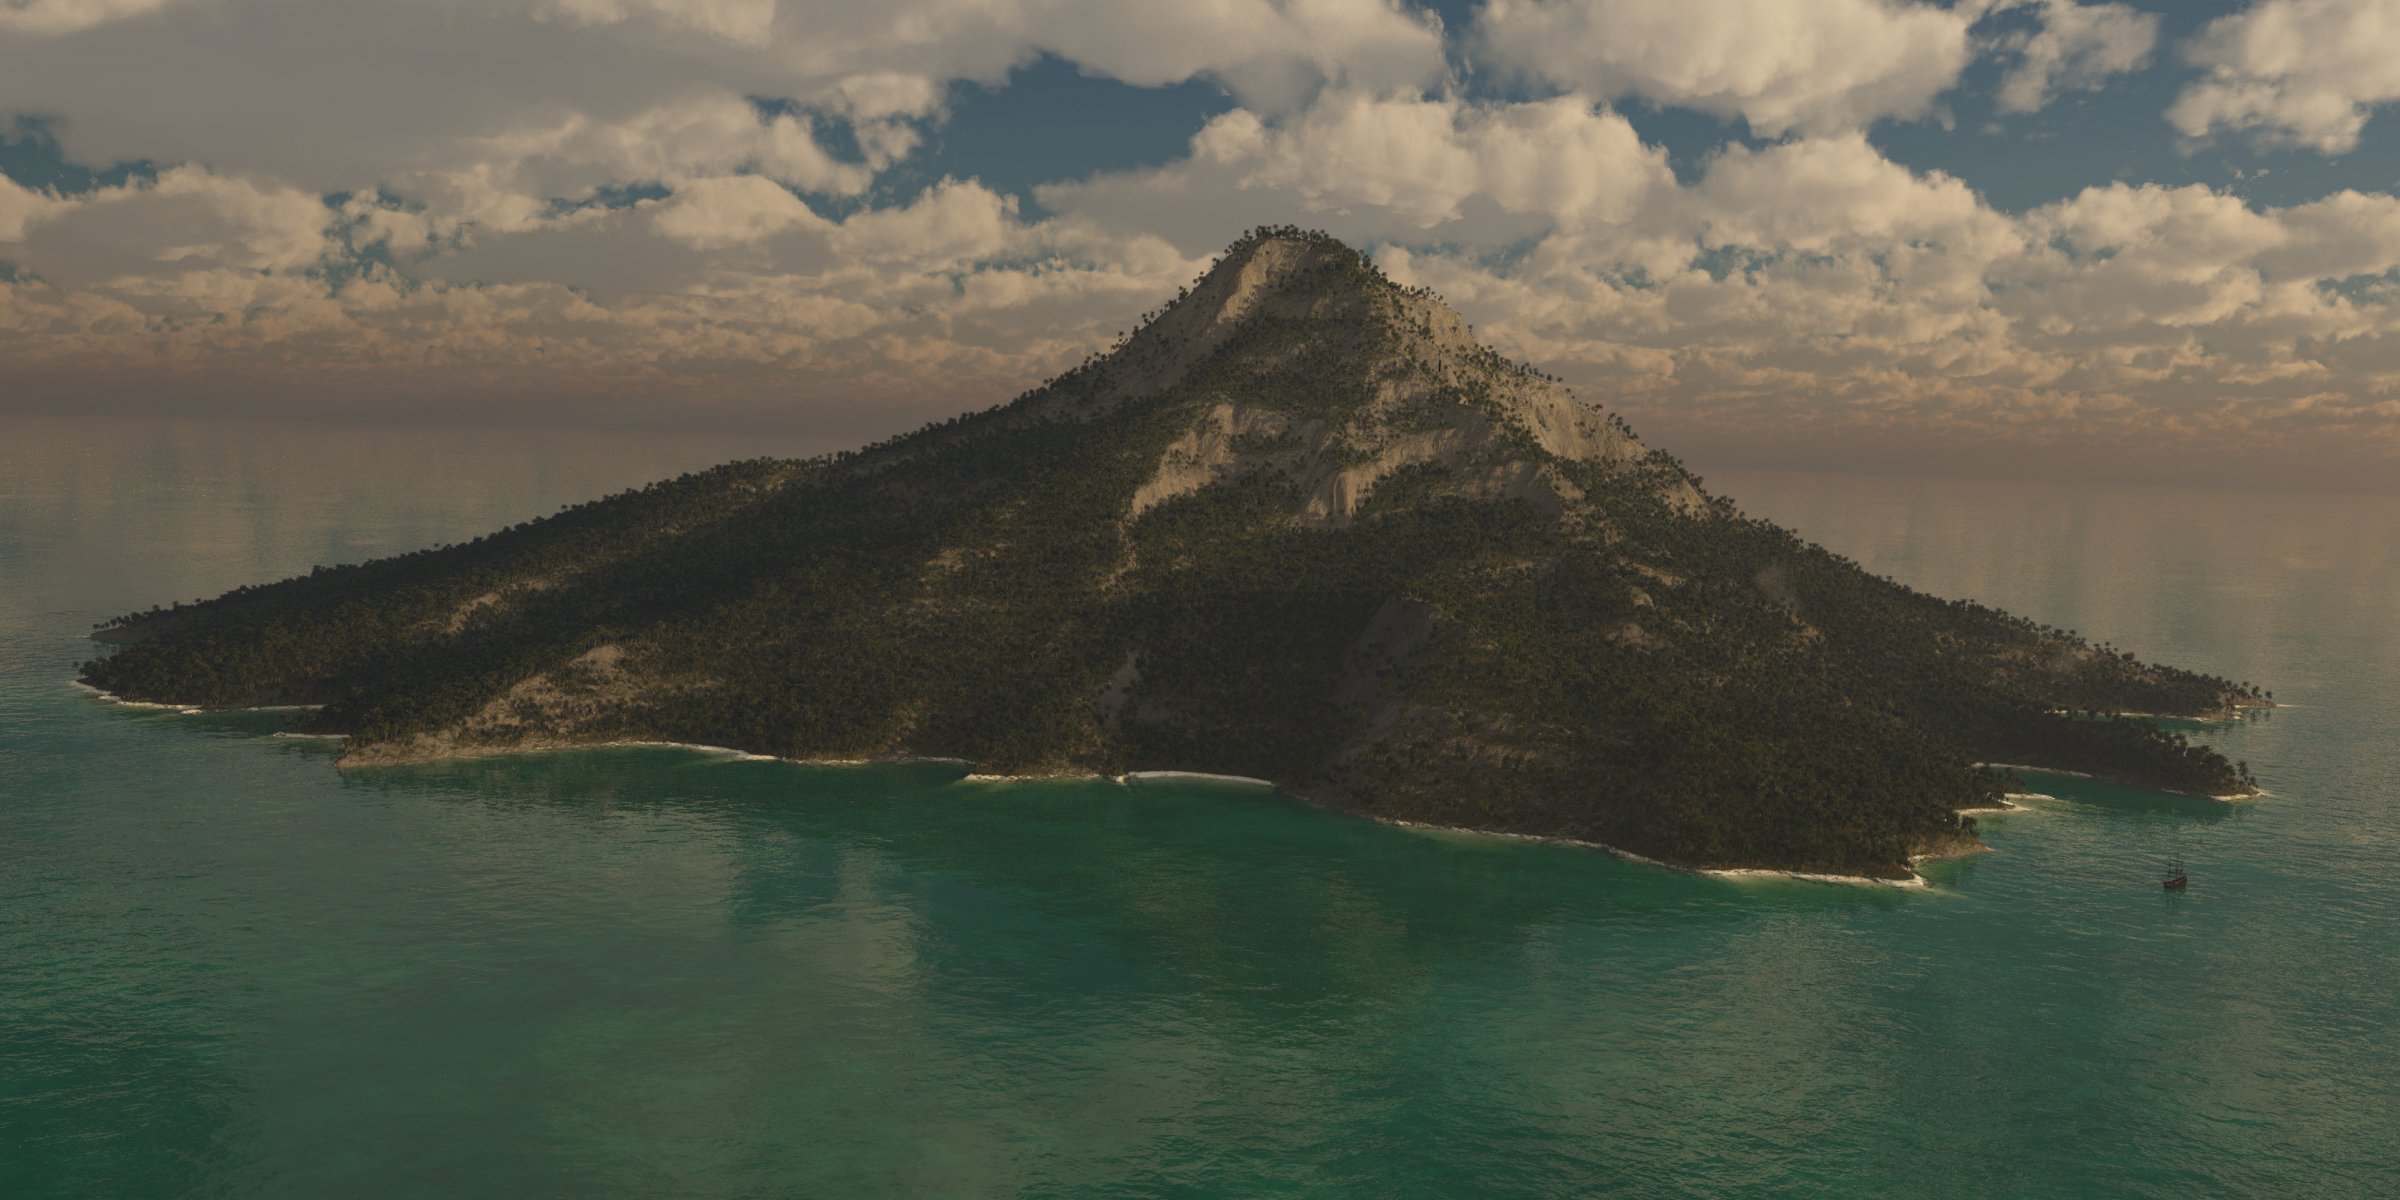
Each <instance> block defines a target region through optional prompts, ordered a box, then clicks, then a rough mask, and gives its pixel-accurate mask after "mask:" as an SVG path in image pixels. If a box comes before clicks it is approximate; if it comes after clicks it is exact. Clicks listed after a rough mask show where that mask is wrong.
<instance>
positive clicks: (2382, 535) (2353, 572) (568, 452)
mask: <svg viewBox="0 0 2400 1200" xmlns="http://www.w3.org/2000/svg"><path fill="white" fill-rule="evenodd" d="M785 449H788V447H787V446H785V445H783V444H778V443H775V442H772V441H765V440H756V439H752V440H741V439H729V438H720V439H700V438H662V437H656V436H650V435H623V436H607V435H589V434H584V435H564V434H557V433H547V432H533V431H515V432H477V433H432V432H426V431H410V430H397V429H376V428H367V427H341V426H325V427H308V426H296V425H291V426H246V425H234V424H216V425H211V424H201V423H174V422H122V423H97V422H93V423H86V422H74V421H65V420H28V419H8V420H5V421H0V1196H7V1197H17V1198H29V1197H48V1196H62V1197H63V1196H76V1197H84V1196H128V1197H164V1196H242V1197H248V1196H278V1197H283V1196H289V1197H375V1196H442V1197H451V1196H507V1197H530V1196H618V1195H643V1196H649V1195H675V1196H807V1197H851V1196H893V1197H951V1196H958V1197H969V1196H974V1197H980V1196H1020V1195H1022V1196H1229V1197H1253V1196H1361V1197H1414V1196H1425V1197H1434V1196H1441V1197H1451V1196H1591V1195H1626V1196H1687V1195H1688V1196H1753V1195H1755V1196H1769V1195H1798V1196H1807V1195H1824V1196H1927V1197H1933V1196H1941V1197H1976V1196H2026V1197H2066V1196H2157V1197H2179V1198H2181V1197H2194V1196H2291V1197H2351V1196H2375V1195H2381V1196H2393V1195H2400V501H2395V500H2393V499H2391V498H2374V497H2358V496H2339V495H2307V494H2279V493H2244V492H2240V491H2228V490H2222V489H2206V490H2203V489H2189V490H2179V489H2171V488H2161V487H2132V486H2127V487H2104V486H2060V485H2055V484H2041V483H2025V482H1972V481H1933V480H1912V479H1899V478H1868V477H1857V478H1845V477H1839V476H1817V475H1794V474H1775V473H1766V472H1712V473H1711V474H1710V478H1709V484H1710V486H1711V488H1712V489H1713V490H1718V491H1722V492H1725V493H1727V494H1730V495H1732V496H1733V497H1735V498H1736V499H1737V500H1739V501H1741V502H1742V503H1743V504H1744V506H1745V507H1747V508H1749V509H1750V510H1751V511H1754V512H1758V513H1761V514H1764V515H1768V516H1771V517H1774V518H1776V519H1779V520H1781V521H1784V522H1785V523H1787V524H1790V525H1792V526H1795V527H1796V528H1798V529H1800V530H1801V531H1802V532H1803V533H1804V534H1806V535H1808V536H1809V537H1812V538H1814V539H1816V540H1818V541H1821V542H1823V543H1825V544H1826V545H1828V546H1830V547H1833V548H1834V549H1837V550H1839V551H1842V552H1844V553H1847V554H1849V555H1851V556H1852V557H1854V558H1857V559H1858V560H1860V561H1861V562H1863V563H1865V564H1866V565H1867V566H1868V567H1869V568H1871V569H1873V570H1875V571H1878V572H1881V573H1886V574H1890V575H1894V576H1896V577H1898V578H1900V579H1902V580H1905V581H1907V582H1909V583H1912V584H1915V585H1918V586H1921V587H1924V588H1927V589H1929V590H1932V591H1935V592H1938V593H1942V594H1945V595H1967V596H1972V597H1975V598H1977V599H1981V600H1984V601H1988V602H1991V603H1994V604H1997V605H2000V606H2002V607H2005V608H2008V609H2011V610H2014V611H2016V612H2019V613H2023V614H2026V615H2029V616H2032V617H2035V618H2038V619H2041V620H2044V621H2049V622H2054V623H2057V624H2060V625H2063V626H2069V627H2072V628H2075V629H2078V630H2081V631H2083V632H2084V633H2085V634H2087V635H2090V636H2092V637H2094V638H2105V639H2108V640H2111V641H2114V642H2116V643H2118V644H2119V645H2122V646H2125V647H2128V648H2132V649H2135V650H2138V651H2139V652H2141V653H2142V654H2143V655H2145V656H2146V657H2156V658H2160V659H2164V660H2166V661H2170V662H2174V663H2178V664H2184V665H2189V666H2193V667H2198V668H2203V669H2207V670H2210V671H2215V672H2220V673H2223V674H2226V675H2229V676H2231V677H2233V678H2235V679H2237V680H2240V679H2248V680H2255V681H2258V682H2260V683H2261V684H2263V685H2264V686H2267V687H2270V688H2273V689H2274V691H2275V693H2276V695H2277V697H2278V698H2279V699H2281V700H2284V701H2286V702H2287V703H2288V704H2289V707H2286V708H2282V709H2280V710H2277V711H2275V712H2272V713H2270V714H2267V715H2265V716H2263V717H2259V718H2257V719H2254V720H2251V721H2249V722H2247V723H2244V724H2241V725H2236V726H2230V727H2212V728H2208V729H2206V730H2204V731H2202V732H2201V734H2200V736H2202V737H2204V738H2206V739H2207V740H2209V741H2211V742H2213V743H2214V744H2216V745H2218V746H2219V747H2221V748H2222V749H2224V750H2225V751H2226V752H2227V753H2228V754H2229V755H2231V756H2232V757H2236V758H2243V759H2247V760H2248V761H2249V762H2250V763H2251V765H2252V767H2253V768H2254V769H2255V770H2256V771H2257V773H2258V775H2259V777H2260V779H2261V780H2262V781H2263V782H2264V784H2265V785H2266V786H2267V787H2268V788H2269V789H2270V790H2271V791H2272V793H2273V795H2271V796H2269V797H2267V798H2264V799H2261V800H2258V801H2255V802H2253V803H2247V804H2238V805H2219V804H2215V803H2212V802H2203V801H2193V800H2182V799H2173V798H2168V797H2162V796H2154V795H2146V794H2142V793H2138V792H2131V791H2126V790H2121V789H2115V788H2110V787H2105V786H2096V785H2092V784H2089V783H2085V782H2079V781H2075V780H2071V779H2057V778H2043V779H2039V780H2037V782H2038V783H2039V784H2040V785H2041V786H2042V788H2043V790H2045V791H2049V792H2053V793H2055V794H2056V795H2057V796H2058V797H2059V798H2058V799H2057V800H2055V801H2041V802H2036V806H2035V809H2034V811H2030V812H2026V813H2021V814H2011V815H2008V816H2004V817H1997V818H1992V819H1988V820H1987V821H1986V822H1985V829H1986V833H1987V838H1988V840H1989V841H1990V843H1991V844H1992V846H1993V848H1994V853H1991V854H1987V855H1983V856H1980V857H1977V858H1974V859H1969V860H1963V861H1959V862H1954V863H1947V864H1939V865H1935V866H1932V867H1929V868H1928V874H1929V875H1930V876H1931V877H1932V878H1933V880H1934V881H1935V883H1936V885H1937V886H1935V887H1934V888H1933V889H1931V890H1928V891H1921V892H1902V891H1899V890H1895V889H1888V888H1872V887H1860V886H1842V885H1831V884H1815V883H1803V882H1795V881H1788V880H1773V881H1749V880H1745V881H1734V880H1723V879H1711V878H1702V877H1696V876H1690V875H1684V874H1679V873H1675V872H1671V871H1666V870H1662V869H1657V868H1652V867H1646V866H1642V865H1639V864H1635V863H1629V862H1624V861H1620V860H1617V859H1613V858H1610V857H1606V856H1603V855H1599V854H1595V853H1589V852H1583V851H1577V850H1572V849H1566V848H1560V847H1553V846H1543V845H1534V844H1526V843H1519V842H1510V841H1500V840H1494V839H1485V838H1475V837H1468V836H1460V835H1446V834H1432V833H1422V832H1412V831H1407V830H1401V829H1394V828H1386V827H1382V826H1377V825H1371V824H1365V823H1361V822H1357V821H1352V820H1347V819H1343V818H1339V817H1334V816H1329V815H1326V814H1322V813H1318V812H1314V811H1311V810H1308V809H1305V808H1301V807H1298V806H1296V805H1294V804H1291V803H1288V802H1285V801H1283V800H1281V799H1278V798H1277V797H1275V796H1273V795H1271V794H1268V793H1266V792H1263V791H1260V790H1256V789H1250V788H1246V787H1242V786H1238V785H1225V784H1209V783H1198V782H1175V783H1169V782H1164V781H1159V782H1148V783H1142V784H1138V785H1136V786H1133V787H1130V788H1126V787H1118V786H1114V785H1109V784H1105V783H1099V782H1093V783H1038V784H1037V783H1021V784H987V783H976V782H968V781H963V780H961V779H960V778H959V772H960V769H959V768H954V767H946V766H941V765H931V764H919V765H905V766H886V767H862V768H807V767H799V766H793V765H787V764H779V763H771V762H757V761H742V760H738V759H735V758H732V757H729V756H725V755H715V754H710V753H705V752H698V751H687V750H672V749H617V750H601V751H590V752H581V753H572V754H553V755H540V756H522V757H513V758H502V759H490V760H482V761H476V762H469V763H458V764H450V765H441V766H430V767H411V768H386V769H375V770H357V771H340V770H336V769H335V768H334V767H333V765H332V761H331V760H332V751H331V750H330V749H329V747H328V745H327V744H326V743H323V742H314V741H305V740H296V739H289V738H276V737H273V736H270V735H271V733H272V732H273V731H274V730H275V728H276V727H277V725H278V724H279V721H280V718H278V717H276V716H275V715H273V714H234V715H203V716H194V715H183V714H178V713H173V712H162V711H155V710H150V711H145V710H136V709H128V708H122V707H115V706H111V705H107V704H105V703H101V702H99V701H96V700H94V699H93V698H91V697H89V696H87V695H84V694H82V693H79V692H77V691H75V690H73V689H71V688H70V687H68V686H67V683H66V680H67V678H68V676H69V675H70V674H71V666H72V664H73V663H74V662H76V661H77V660H78V659H79V658H81V657H84V656H85V655H86V653H87V647H86V643H85V642H84V641H83V635H84V633H85V632H86V631H87V630H88V629H89V628H90V627H91V626H92V624H93V623H94V622H95V621H99V620H101V619H103V618H105V617H108V616H111V615H113V614H115V613H118V612H120V611H123V610H127V609H131V608H137V607H146V606H148V605H150V604H152V603H154V602H159V601H164V600H170V599H175V598H185V599H189V598H193V597H197V596H201V595H208V594H214V593H216V592H218V591H220V590H223V589H225V588H228V587H231V586H233V585H236V584H240V583H245V582H253V581H257V580H262V579H266V578H271V577H279V576H282V575H286V574H290V573H293V572H298V571H305V570H306V569H307V568H308V567H309V566H311V565H312V564H316V563H332V562H342V561H351V560H356V559H359V558H363V557H369V556H374V555H381V554H388V553H394V552H398V551H402V550H407V549H410V548H413V547H417V546H422V545H427V544H431V543H435V542H440V541H446V540H452V539H459V538H464V537H467V536H471V535H473V534H476V533H479V532H483V531H485V530H487V529H489V528H492V527H495V526H498V525H501V524H505V523H512V522H515V521H519V520H523V519H525V518H527V517H530V516H534V515H537V514H540V513H543V512H547V511H552V510H554V509H555V508H556V507H557V506H559V505H560V504H563V503H566V502H570V501H575V500H581V499H585V498H588V497H589V496H592V495H596V494H599V493H602V492H606V491H611V490H615V489H618V488H621V487H624V486H627V485H631V484H635V483H639V482H643V481H646V480H649V479H651V478H654V477H657V476H661V475H665V474H672V473H675V472H677V471H680V470H684V469H688V468H691V467H696V466H700V465H704V464H707V463H711V462H714V461H717V460H720V459H723V458H728V457H734V456H737V455H741V454H746V453H759V452H770V451H782V450H785ZM2172 853H2179V854H2181V855H2182V856H2183V857H2184V858H2185V859H2186V860H2187V861H2188V863H2189V864H2190V869H2191V875H2192V884H2191V890H2190V892H2189V894H2188V895H2184V896H2181V897H2176V896H2170V895H2167V894H2165V893H2163V892H2162V891H2161V890H2160V889H2159V887H2158V886H2157V884H2156V882H2155V872H2156V869H2157V866H2158V864H2159V862H2160V860H2161V859H2162V858H2164V857H2165V856H2167V855H2169V854H2172Z"/></svg>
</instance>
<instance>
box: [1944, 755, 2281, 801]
mask: <svg viewBox="0 0 2400 1200" xmlns="http://www.w3.org/2000/svg"><path fill="white" fill-rule="evenodd" d="M1973 765H1974V766H1975V767H1977V768H1978V769H1983V770H2000V771H2039V772H2041V773H2042V774H2044V775H2063V776H2066V777H2067V778H2069V779H2089V780H2091V781H2093V782H2095V783H2105V784H2108V785H2110V786H2111V787H2121V788H2131V789H2132V790H2134V791H2137V792H2148V793H2150V794H2151V795H2154V796H2181V797H2183V798H2184V799H2186V800H2214V801H2216V802H2217V803H2219V804H2239V803H2241V802H2243V801H2245V800H2256V799H2258V798H2259V797H2260V796H2267V795H2272V794H2273V793H2271V792H2269V791H2267V789H2265V788H2253V789H2251V790H2250V791H2247V792H2227V793H2225V794H2224V795H2221V796H2220V795H2216V794H2214V793H2211V792H2178V791H2176V790H2174V789H2172V788H2159V787H2146V786H2144V785H2142V784H2138V783H2126V782H2124V781H2123V780H2119V779H2110V778H2109V777H2107V776H2105V775H2094V774H2092V773H2091V772H2089V771H2069V770H2065V769H2063V768H2059V767H2036V766H2031V765H2028V764H2025V763H1975V764H1973ZM2012 794H2017V795H2028V796H2040V795H2041V793H2040V792H2023V793H2012ZM2043 798H2044V799H2047V800H2056V799H2058V797H2056V796H2045V797H2043ZM1959 811H1960V812H1975V811H1990V810H1977V809H1960V810H1959Z"/></svg>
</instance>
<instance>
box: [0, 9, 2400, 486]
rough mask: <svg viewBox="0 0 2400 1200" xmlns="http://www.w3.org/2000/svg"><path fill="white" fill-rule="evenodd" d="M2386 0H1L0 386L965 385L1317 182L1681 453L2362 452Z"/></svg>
mask: <svg viewBox="0 0 2400 1200" xmlns="http://www.w3.org/2000/svg"><path fill="white" fill-rule="evenodd" d="M2394 64H2400V0H2249V2H2247V3H2242V2H2236V0H2216V2H2212V3H2208V4H2178V5H2174V6H2172V7H2170V6H2168V5H2166V4H2165V3H2164V0H2142V2H2140V3H2113V2H2112V3H2083V2H2080V0H1957V2H1956V3H1933V2H1925V0H1488V2H1486V3H1482V4H1447V5H1443V6H1441V7H1439V8H1435V7H1419V6H1416V5H1413V4H1405V3H1398V2H1396V0H1227V2H1225V3H1219V4H1211V5H1183V6H1134V5H1125V4H1121V3H1113V2H1106V0H984V2H978V3H966V2H964V0H897V2H895V3H890V4H882V5H875V6H863V5H852V4H835V3H830V2H821V0H783V2H781V3H778V2H776V0H510V2H504V0H479V2H469V0H405V2H401V0H396V2H394V3H390V4H383V5H373V6H350V5H333V4H326V3H323V2H322V0H105V2H100V0H0V412H10V411H14V412H68V413H91V412H119V413H144V414H166V415H177V416H246V417H283V416H305V417H319V418H335V419H353V420H359V419H363V420H405V421H418V422H431V423H445V422H448V423H461V422H468V423H494V424H530V425H549V426H567V427H578V426H590V427H639V428H671V429H689V430H757V431H765V432H773V433H778V434H796V435H803V436H807V437H810V438H825V439H829V440H831V441H834V442H836V443H840V442H847V441H855V440H860V439H863V438H868V437H874V436H880V435H882V434H885V433H889V432H892V431H895V430H898V429H902V428H906V427H909V426H913V425H916V424H919V423H922V422H924V421H926V420H930V419H936V418H940V417H943V416H947V415H949V414H951V413H953V412H956V411H959V410H961V409H965V408H972V407H983V406H987V405H990V404H993V403H997V402H1000V401H1003V400H1005V399H1007V398H1009V397H1010V396H1012V395H1014V394H1016V393H1017V392H1019V391H1021V390H1023V389H1025V388H1027V387H1029V386H1032V385H1034V384H1036V383H1038V382H1040V381H1041V380H1042V379H1044V378H1046V377H1048V376H1049V375H1051V374H1053V373H1055V372H1057V371H1058V370H1061V369H1063V368H1065V367H1067V366H1070V365H1072V364H1073V363H1074V362H1075V361H1077V360H1078V359H1080V358H1082V357H1083V356H1084V355H1085V354H1088V353H1090V352H1091V351H1093V350H1094V349H1097V348H1100V347H1103V346H1105V345H1106V344H1107V343H1108V342H1109V341H1111V340H1112V339H1113V338H1114V337H1115V335H1116V334H1117V333H1118V331H1120V330H1123V329H1125V328H1127V326H1128V324H1129V322H1130V321H1131V320H1132V319H1133V317H1134V315H1135V314H1137V313H1139V312H1141V311H1143V310H1146V309H1149V308H1152V307H1155V306H1156V305H1158V304H1159V303H1160V302H1162V301H1163V300H1165V299H1167V298H1169V297H1171V296H1172V295H1173V294H1174V292H1175V289H1176V288H1177V287H1179V286H1181V285H1183V284H1185V283H1188V282H1189V281H1190V280H1191V279H1192V278H1193V277H1194V276H1195V275H1196V274H1198V273H1199V272H1200V271H1201V270H1203V269H1204V268H1205V267H1206V266H1207V265H1208V262H1209V260H1210V258H1211V256H1212V255H1213V254H1214V253H1215V252H1216V251H1217V250H1218V249H1220V248H1221V247H1222V246H1223V245H1224V244H1225V243H1226V242H1228V241H1230V240H1231V239H1232V238H1234V237H1235V236H1237V235H1238V234H1239V233H1240V232H1241V231H1242V230H1243V229H1244V228H1246V227H1248V226H1251V225H1255V224H1261V223H1286V222H1289V223H1296V224H1301V225H1307V226H1315V227H1322V228H1325V229H1327V230H1329V231H1331V232H1333V233H1334V234H1336V235H1338V236H1341V237H1343V238H1345V239H1347V240H1349V241H1351V242H1352V243H1353V244H1355V245H1358V246H1360V247H1361V248H1362V249H1366V250H1368V251H1369V252H1370V253H1372V254H1373V255H1374V257H1375V258H1376V259H1377V261H1378V262H1379V263H1381V264H1382V265H1383V267H1384V268H1385V270H1386V271H1388V272H1389V273H1390V274H1392V275H1393V276H1394V277H1395V278H1397V279H1399V280H1400V281H1402V282H1404V283H1410V284H1426V285H1430V286H1432V287H1433V288H1435V289H1436V290H1437V291H1439V292H1441V293H1442V294H1443V295H1444V297H1445V298H1447V299H1448V300H1449V301H1450V302H1451V303H1452V304H1453V305H1454V306H1455V307H1457V308H1458V309H1459V310H1460V311H1461V312H1462V313H1463V314H1464V315H1465V316H1466V317H1467V319H1468V320H1469V321H1471V322H1473V323H1474V324H1475V326H1476V328H1477V331H1478V333H1479V334H1481V335H1482V336H1484V337H1485V338H1486V339H1488V340H1489V341H1491V342H1492V343H1493V344H1494V345H1496V346H1497V347H1498V348H1500V349H1501V350H1503V351H1504V352H1507V353H1509V354H1511V355H1512V356H1515V357H1518V358H1521V359H1525V360H1528V361H1531V362H1533V363H1536V364H1538V365H1540V366H1542V367H1543V368H1545V369H1547V370H1550V371H1552V372H1554V373H1557V374H1559V375H1561V376H1563V377H1564V378H1566V379H1567V380H1568V382H1569V383H1571V384H1573V385H1574V386H1575V387H1576V388H1577V390H1578V391H1579V393H1580V394H1582V395H1584V396H1585V397H1586V398H1588V399H1591V400H1594V401H1597V402H1599V403H1602V404H1606V405H1609V406H1612V407H1615V408H1617V409H1619V410H1620V411H1622V412H1624V413H1625V414H1626V415H1627V417H1628V418H1629V419H1630V420H1631V421H1632V422H1633V424H1634V425H1635V427H1636V428H1637V429H1639V430H1640V431H1641V432H1642V433H1643V434H1644V435H1645V437H1647V438H1648V439H1649V440H1650V441H1652V442H1653V443H1655V444H1659V445H1663V446H1665V447H1667V448H1669V449H1671V450H1673V451H1675V452H1677V453H1678V454H1681V455H1683V456H1684V457H1686V458H1687V459H1691V460H1693V461H1696V462H1702V463H1710V462H1722V463H1747V464H1756V465H1802V464H1806V465H1814V466H1832V467H1841V466H1871V467H1886V468H1888V467H1893V466H1909V465H1915V466H1919V467H1930V468H1936V469H1977V470H1981V471H1986V472H1990V471H1997V470H2001V469H2007V468H2009V467H2011V466H2012V465H2023V464H2040V467H2041V469H2042V470H2045V471H2061V472H2067V473H2083V474H2113V475H2122V476H2126V477H2165V478H2183V479H2187V480H2197V481H2210V480H2218V481H2224V482H2229V483H2230V482H2238V481H2241V480H2244V479H2255V480H2260V481H2265V482H2270V483H2278V484H2287V485H2288V484H2309V485H2318V486H2345V487H2370V488H2393V487H2400V196H2395V194H2394V189H2395V186H2396V185H2400V130H2396V129H2395V128H2394V125H2395V122H2394V120H2393V119H2392V117H2391V116H2390V115H2389V114H2390V109H2391V108H2392V106H2393V105H2394V104H2395V102H2400V66H2395V65H2394Z"/></svg>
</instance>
